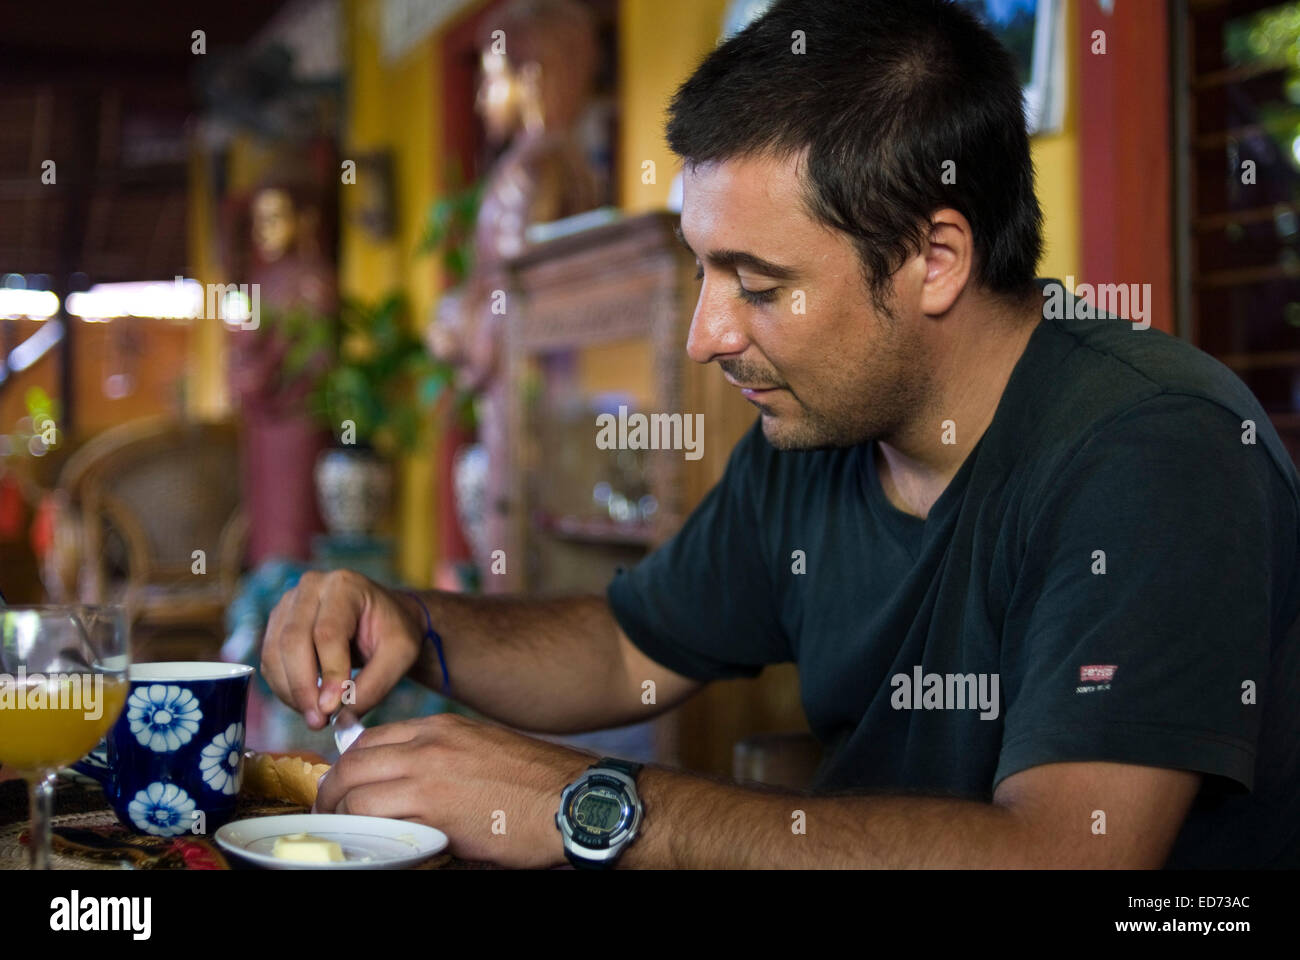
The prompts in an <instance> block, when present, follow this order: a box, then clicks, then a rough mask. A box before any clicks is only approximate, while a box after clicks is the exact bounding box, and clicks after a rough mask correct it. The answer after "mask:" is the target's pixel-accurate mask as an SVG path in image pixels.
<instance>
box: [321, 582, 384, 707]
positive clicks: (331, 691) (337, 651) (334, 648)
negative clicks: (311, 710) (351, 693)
mask: <svg viewBox="0 0 1300 960" xmlns="http://www.w3.org/2000/svg"><path fill="white" fill-rule="evenodd" d="M364 603H365V601H364V599H363V598H362V595H361V590H360V588H359V586H358V584H357V582H356V581H355V580H353V579H352V578H350V577H338V578H336V580H335V581H334V583H332V584H331V588H330V589H328V590H325V591H323V592H322V593H321V597H320V604H319V606H318V607H317V610H316V622H315V625H314V627H313V629H312V643H313V645H314V647H315V651H316V659H317V660H318V661H319V663H320V677H321V684H320V691H319V693H318V694H317V698H316V706H317V708H318V709H319V711H320V714H321V716H329V715H330V714H332V713H333V712H334V711H335V710H337V709H338V708H339V706H340V705H341V703H342V700H343V683H344V681H346V680H348V679H349V678H351V676H352V652H351V641H352V637H353V636H354V635H355V634H356V632H357V622H358V620H359V619H360V616H361V609H362V607H363V606H364ZM371 706H373V704H365V705H362V704H357V709H358V712H359V713H364V712H365V711H366V710H368V709H369V708H370V707H371ZM308 722H309V723H310V722H311V721H310V720H309V721H308Z"/></svg>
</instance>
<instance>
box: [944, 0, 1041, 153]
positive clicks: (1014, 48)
mask: <svg viewBox="0 0 1300 960" xmlns="http://www.w3.org/2000/svg"><path fill="white" fill-rule="evenodd" d="M957 3H958V5H959V6H962V7H965V8H966V9H967V10H969V11H970V12H971V13H973V14H975V15H976V16H977V17H979V18H980V19H981V20H983V21H984V23H985V24H987V25H988V27H989V29H990V30H992V31H993V32H994V33H995V34H996V35H997V37H998V39H999V40H1001V41H1002V43H1003V45H1004V46H1006V48H1007V49H1008V50H1010V51H1011V53H1012V55H1013V56H1014V57H1015V58H1016V63H1017V64H1018V66H1019V68H1020V82H1021V84H1022V85H1023V87H1024V91H1025V123H1026V126H1027V127H1028V128H1029V132H1030V133H1031V134H1037V133H1055V132H1057V131H1058V130H1060V129H1061V124H1062V122H1063V120H1064V117H1065V22H1064V21H1065V9H1064V4H1063V3H1062V2H1061V0H957Z"/></svg>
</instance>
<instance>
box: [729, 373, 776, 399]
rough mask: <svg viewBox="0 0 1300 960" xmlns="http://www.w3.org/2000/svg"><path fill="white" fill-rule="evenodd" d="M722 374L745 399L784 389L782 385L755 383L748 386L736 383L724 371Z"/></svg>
mask: <svg viewBox="0 0 1300 960" xmlns="http://www.w3.org/2000/svg"><path fill="white" fill-rule="evenodd" d="M722 376H723V377H725V378H726V381H727V382H728V383H729V384H731V385H732V386H733V387H737V388H739V390H740V393H741V396H743V397H744V398H745V399H746V400H752V399H754V398H756V397H765V396H767V395H768V394H771V393H776V391H778V390H784V389H785V388H784V387H771V386H757V385H756V386H748V385H746V384H743V383H737V382H736V381H735V380H733V379H732V378H731V377H730V376H728V375H727V374H726V373H723V375H722Z"/></svg>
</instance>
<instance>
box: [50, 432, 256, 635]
mask: <svg viewBox="0 0 1300 960" xmlns="http://www.w3.org/2000/svg"><path fill="white" fill-rule="evenodd" d="M239 476H240V474H239V469H238V444H237V433H236V431H235V428H234V427H233V426H232V425H229V424H217V423H204V424H199V423H193V424H184V423H177V422H175V421H172V420H168V419H161V418H155V419H148V420H137V421H133V422H131V423H126V424H122V425H121V426H118V427H113V428H111V429H109V430H106V431H105V432H103V433H101V434H99V435H98V436H96V437H95V438H94V439H92V440H91V441H89V442H88V443H87V444H86V445H85V446H83V447H82V448H81V449H80V450H78V451H77V452H76V453H75V454H73V456H72V457H71V458H70V459H69V460H68V462H67V464H66V465H65V466H64V468H63V470H62V472H61V474H60V476H59V485H58V491H57V492H56V494H55V496H56V501H55V502H56V524H55V526H56V532H55V538H54V543H55V546H54V549H53V550H52V551H51V556H50V558H49V561H48V563H47V564H46V576H45V581H46V589H47V591H48V592H49V593H50V595H51V597H52V598H53V599H55V600H70V599H73V598H75V599H78V600H80V601H81V602H84V603H115V602H116V603H124V604H125V605H126V606H127V608H128V610H129V612H130V615H131V620H132V625H133V642H132V647H133V651H132V654H133V657H134V658H135V659H137V660H146V659H147V660H172V659H215V658H216V656H217V654H218V652H219V650H220V646H221V641H222V638H223V636H224V634H225V624H224V618H225V607H226V604H227V603H228V602H229V600H230V598H231V596H232V595H233V593H234V589H235V585H236V583H237V580H238V577H239V573H240V568H241V562H242V558H243V553H244V545H245V542H246V539H247V525H246V523H245V520H244V515H243V511H242V510H241V509H240V496H239ZM200 550H201V551H203V554H202V570H203V572H202V573H198V572H196V569H195V568H196V566H197V565H198V556H197V555H196V553H195V551H200Z"/></svg>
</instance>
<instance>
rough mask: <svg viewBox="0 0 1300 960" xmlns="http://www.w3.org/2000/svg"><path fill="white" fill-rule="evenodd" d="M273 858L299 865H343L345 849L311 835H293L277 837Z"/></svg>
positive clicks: (272, 851) (272, 853)
mask: <svg viewBox="0 0 1300 960" xmlns="http://www.w3.org/2000/svg"><path fill="white" fill-rule="evenodd" d="M271 856H273V857H278V858H279V859H281V860H294V861H296V862H298V863H342V862H343V861H344V860H345V859H347V858H346V857H344V856H343V848H342V847H340V846H339V845H338V844H337V843H336V842H335V841H333V840H324V839H322V838H320V837H313V836H312V835H311V834H309V833H291V834H289V835H287V836H283V837H276V838H275V846H274V847H272V848H271Z"/></svg>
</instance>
